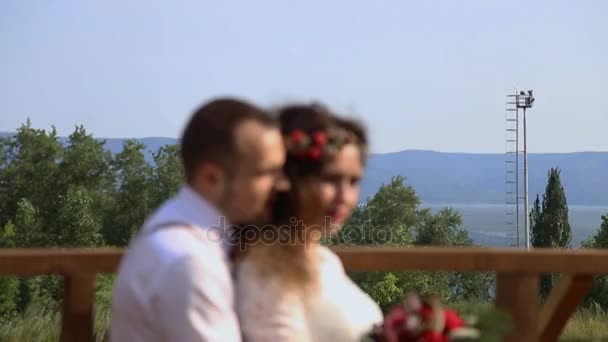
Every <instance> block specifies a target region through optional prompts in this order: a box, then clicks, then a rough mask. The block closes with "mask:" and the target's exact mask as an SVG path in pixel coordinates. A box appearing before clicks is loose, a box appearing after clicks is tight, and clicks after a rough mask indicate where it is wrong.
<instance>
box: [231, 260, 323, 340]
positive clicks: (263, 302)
mask: <svg viewBox="0 0 608 342" xmlns="http://www.w3.org/2000/svg"><path fill="white" fill-rule="evenodd" d="M235 287H236V303H237V305H236V308H237V313H238V317H239V321H240V324H241V330H242V334H243V337H244V339H245V340H246V341H247V342H261V341H290V342H296V341H297V342H304V341H312V338H311V336H310V332H309V330H308V324H307V321H306V315H305V311H304V307H303V304H302V299H301V298H300V296H299V294H298V293H295V292H293V291H285V289H283V290H278V289H280V287H277V286H276V283H275V284H273V283H272V279H268V278H264V277H262V276H261V275H260V274H259V273H258V272H257V270H256V269H255V266H254V265H253V263H250V262H247V261H244V262H243V263H242V264H241V265H240V266H239V268H238V271H237V281H236V284H235Z"/></svg>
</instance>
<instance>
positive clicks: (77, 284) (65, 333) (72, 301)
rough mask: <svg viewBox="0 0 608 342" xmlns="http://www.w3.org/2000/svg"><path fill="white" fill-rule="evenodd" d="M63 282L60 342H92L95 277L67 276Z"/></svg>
mask: <svg viewBox="0 0 608 342" xmlns="http://www.w3.org/2000/svg"><path fill="white" fill-rule="evenodd" d="M64 280H65V283H64V285H63V286H64V289H63V312H62V315H61V341H63V342H92V341H93V337H94V336H93V331H94V326H95V325H94V319H93V315H94V301H95V275H94V274H75V275H68V276H65V277H64Z"/></svg>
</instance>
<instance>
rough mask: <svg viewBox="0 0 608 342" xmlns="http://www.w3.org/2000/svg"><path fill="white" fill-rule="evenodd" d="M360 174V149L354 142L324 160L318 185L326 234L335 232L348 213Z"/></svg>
mask: <svg viewBox="0 0 608 342" xmlns="http://www.w3.org/2000/svg"><path fill="white" fill-rule="evenodd" d="M362 176H363V163H362V160H361V150H360V149H359V147H358V146H357V145H355V144H347V145H345V146H344V147H342V149H340V151H339V152H338V153H337V154H336V156H335V157H334V158H333V160H331V161H329V162H328V163H327V165H326V167H325V168H324V170H323V172H322V174H321V179H320V189H319V204H320V207H321V208H322V210H323V217H324V223H323V226H324V228H325V233H326V234H327V233H329V234H335V233H336V232H337V231H338V230H339V229H340V228H341V227H342V225H343V224H344V222H345V221H346V220H347V219H348V218H349V217H350V214H351V213H352V211H353V209H354V208H355V206H356V205H357V202H358V201H359V192H360V182H361V177H362Z"/></svg>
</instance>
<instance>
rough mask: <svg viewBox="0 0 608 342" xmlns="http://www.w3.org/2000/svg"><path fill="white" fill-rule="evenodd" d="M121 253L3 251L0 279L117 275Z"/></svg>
mask: <svg viewBox="0 0 608 342" xmlns="http://www.w3.org/2000/svg"><path fill="white" fill-rule="evenodd" d="M122 255H123V251H122V250H121V249H102V248H100V249H80V248H79V249H59V248H57V249H55V248H53V249H51V248H49V249H2V250H0V275H17V276H32V275H47V274H76V273H79V272H90V273H114V272H116V270H117V269H118V265H119V263H120V259H121V258H122Z"/></svg>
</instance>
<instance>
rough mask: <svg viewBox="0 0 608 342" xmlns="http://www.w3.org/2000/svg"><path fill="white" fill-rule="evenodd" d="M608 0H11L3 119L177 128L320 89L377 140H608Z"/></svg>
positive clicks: (536, 145)
mask: <svg viewBox="0 0 608 342" xmlns="http://www.w3.org/2000/svg"><path fill="white" fill-rule="evenodd" d="M606 13H608V2H606V1H602V0H596V1H578V2H573V1H561V0H554V1H548V0H547V1H514V0H509V1H488V0H470V1H464V0H444V1H437V0H435V1H433V0H424V1H402V0H392V1H388V0H387V1H380V0H377V1H363V0H332V1H327V0H323V1H322V0H307V1H295V0H294V1H285V0H282V1H281V0H256V1H244V0H243V1H233V0H222V1H200V0H190V1H187V0H177V1H172V2H167V1H151V0H104V1H81V0H27V1H24V0H2V1H0V131H14V130H15V129H17V128H18V127H19V126H20V125H21V124H22V123H24V122H25V121H26V120H27V118H29V119H31V121H32V125H33V126H34V127H37V128H50V127H51V126H53V125H54V126H55V127H56V128H57V130H58V131H59V134H61V135H68V134H69V133H70V132H71V131H72V130H73V129H74V127H75V125H80V124H82V125H84V126H85V128H87V130H88V131H90V132H92V133H93V134H94V135H96V136H100V137H137V138H139V137H150V136H163V137H178V136H179V135H180V133H181V130H182V128H183V126H184V124H185V122H186V120H187V119H188V117H189V115H190V114H191V113H192V111H193V110H194V109H195V108H196V107H197V106H199V105H200V104H202V103H203V102H205V101H207V100H209V99H211V98H214V97H217V96H225V95H230V96H237V97H240V98H243V99H246V100H249V101H252V102H254V103H257V104H259V105H262V106H276V105H280V104H285V103H288V102H290V101H299V102H302V101H312V100H316V101H320V102H323V103H325V104H327V105H328V106H330V107H331V108H332V109H334V110H335V111H337V112H340V113H343V114H344V115H350V116H354V117H356V118H359V119H361V120H363V121H364V122H365V123H366V125H367V127H368V129H369V132H370V136H371V141H372V151H373V152H376V153H384V152H394V151H401V150H409V149H423V150H436V151H444V152H476V153H500V152H504V151H505V101H506V98H505V96H506V95H507V94H509V93H512V92H513V91H514V89H515V88H516V87H517V88H518V89H524V90H527V89H534V94H535V97H536V101H535V103H534V107H533V108H532V109H531V110H530V111H529V112H528V113H529V117H528V149H529V151H530V152H574V151H608V134H606V129H607V128H608V95H607V94H606V90H607V87H606V80H608V38H607V37H606V35H607V34H608V21H607V20H606V19H605V15H606Z"/></svg>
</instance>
